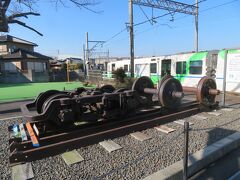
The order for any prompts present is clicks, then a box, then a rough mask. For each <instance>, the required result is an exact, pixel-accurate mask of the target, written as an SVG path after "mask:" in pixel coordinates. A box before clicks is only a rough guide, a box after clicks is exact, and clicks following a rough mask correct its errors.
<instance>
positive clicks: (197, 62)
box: [104, 48, 240, 93]
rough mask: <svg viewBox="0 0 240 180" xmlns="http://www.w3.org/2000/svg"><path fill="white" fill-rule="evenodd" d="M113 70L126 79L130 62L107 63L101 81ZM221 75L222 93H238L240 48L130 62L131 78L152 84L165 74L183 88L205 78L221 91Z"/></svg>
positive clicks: (239, 83) (239, 89)
mask: <svg viewBox="0 0 240 180" xmlns="http://www.w3.org/2000/svg"><path fill="white" fill-rule="evenodd" d="M224 67H226V68H224ZM117 68H123V69H124V71H125V73H126V74H127V76H130V60H129V59H123V60H118V61H113V62H109V63H108V64H107V71H106V72H105V73H104V78H113V74H112V72H113V71H115V70H116V69H117ZM224 72H226V84H225V85H226V91H228V92H232V93H240V48H235V49H221V50H209V51H199V52H184V53H178V54H172V55H163V56H156V57H155V56H153V57H143V58H135V59H134V76H135V77H136V78H138V77H141V76H148V77H150V78H151V80H152V81H153V83H154V84H157V83H158V81H159V80H160V79H161V77H163V76H164V75H166V74H168V75H171V76H173V77H174V78H176V79H178V80H179V81H180V82H181V84H182V85H183V86H186V85H187V86H196V85H197V83H198V82H199V80H200V79H201V78H202V77H204V76H206V75H207V76H211V77H213V78H215V79H216V84H217V87H218V89H219V90H223V89H224Z"/></svg>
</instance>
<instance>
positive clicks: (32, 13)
mask: <svg viewBox="0 0 240 180" xmlns="http://www.w3.org/2000/svg"><path fill="white" fill-rule="evenodd" d="M28 15H33V16H40V14H39V13H34V12H26V13H18V14H12V15H10V16H8V21H9V20H13V19H14V18H18V17H25V18H28Z"/></svg>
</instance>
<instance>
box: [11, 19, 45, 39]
mask: <svg viewBox="0 0 240 180" xmlns="http://www.w3.org/2000/svg"><path fill="white" fill-rule="evenodd" d="M8 23H9V24H13V23H16V24H19V25H21V26H23V27H26V28H28V29H30V30H32V31H34V32H36V33H37V34H39V35H40V36H43V34H42V33H40V32H39V31H37V30H36V29H34V28H32V27H30V26H28V25H26V24H25V23H24V22H21V21H19V20H11V21H8Z"/></svg>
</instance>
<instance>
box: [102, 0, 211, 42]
mask: <svg viewBox="0 0 240 180" xmlns="http://www.w3.org/2000/svg"><path fill="white" fill-rule="evenodd" d="M205 1H207V0H201V1H200V2H198V4H199V3H202V2H205ZM192 5H193V6H194V5H196V3H195V4H192ZM171 14H172V12H168V13H165V14H162V15H160V16H156V17H152V18H151V19H149V18H147V20H145V21H142V22H139V23H136V24H134V25H133V26H134V27H136V26H140V25H142V24H145V23H147V22H150V20H152V21H153V20H156V19H159V18H161V17H164V16H167V15H171ZM144 15H145V13H144ZM145 16H146V15H145ZM164 25H166V24H164ZM127 29H128V27H126V28H124V29H122V30H121V31H120V32H118V33H116V34H114V35H113V36H112V37H110V38H109V39H108V40H107V41H105V43H104V44H107V43H108V42H109V41H111V40H112V39H114V38H115V37H117V36H118V35H120V34H121V33H123V32H124V31H126V30H127Z"/></svg>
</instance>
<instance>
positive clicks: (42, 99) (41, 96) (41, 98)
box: [36, 90, 60, 114]
mask: <svg viewBox="0 0 240 180" xmlns="http://www.w3.org/2000/svg"><path fill="white" fill-rule="evenodd" d="M59 93H60V91H58V90H48V91H45V92H43V93H41V94H39V96H38V97H37V99H36V108H37V112H38V114H40V113H42V106H43V104H44V102H45V101H46V100H47V99H48V98H49V97H50V96H52V95H55V94H59Z"/></svg>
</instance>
